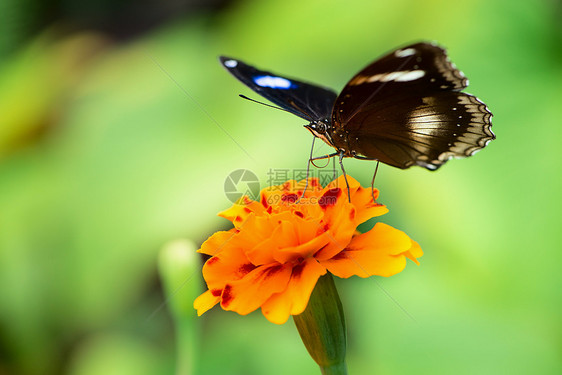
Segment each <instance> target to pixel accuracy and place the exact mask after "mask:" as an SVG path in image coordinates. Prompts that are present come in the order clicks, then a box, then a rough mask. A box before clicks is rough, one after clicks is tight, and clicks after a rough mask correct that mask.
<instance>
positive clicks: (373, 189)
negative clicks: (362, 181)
mask: <svg viewBox="0 0 562 375" xmlns="http://www.w3.org/2000/svg"><path fill="white" fill-rule="evenodd" d="M378 170H379V161H378V160H377V166H376V167H375V173H374V174H373V179H372V180H371V196H372V197H373V203H377V201H376V199H375V177H377V171H378Z"/></svg>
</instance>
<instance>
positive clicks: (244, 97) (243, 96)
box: [238, 94, 293, 113]
mask: <svg viewBox="0 0 562 375" xmlns="http://www.w3.org/2000/svg"><path fill="white" fill-rule="evenodd" d="M238 96H239V97H241V98H242V99H246V100H249V101H251V102H254V103H258V104H261V105H265V106H266V107H271V108H275V109H279V110H281V111H284V112H289V113H293V112H291V111H289V110H286V109H285V108H281V107H277V106H275V105H271V104H267V103H264V102H260V101H259V100H256V99H252V98H248V97H247V96H246V95H242V94H238Z"/></svg>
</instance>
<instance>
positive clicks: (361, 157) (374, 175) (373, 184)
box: [354, 155, 379, 203]
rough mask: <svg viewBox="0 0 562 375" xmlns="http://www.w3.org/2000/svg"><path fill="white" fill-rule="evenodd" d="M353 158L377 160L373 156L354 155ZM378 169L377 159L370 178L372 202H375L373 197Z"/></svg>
mask: <svg viewBox="0 0 562 375" xmlns="http://www.w3.org/2000/svg"><path fill="white" fill-rule="evenodd" d="M354 158H355V159H359V160H377V159H374V158H366V157H364V156H359V155H355V156H354ZM378 170H379V161H378V160H377V166H376V167H375V173H374V174H373V179H372V180H371V197H373V203H377V201H376V199H375V177H377V171H378Z"/></svg>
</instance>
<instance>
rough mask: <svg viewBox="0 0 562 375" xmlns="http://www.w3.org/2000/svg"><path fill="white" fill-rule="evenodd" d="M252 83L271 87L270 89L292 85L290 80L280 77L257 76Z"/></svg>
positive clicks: (286, 87)
mask: <svg viewBox="0 0 562 375" xmlns="http://www.w3.org/2000/svg"><path fill="white" fill-rule="evenodd" d="M254 83H255V84H256V85H258V86H261V87H271V88H272V89H288V88H291V86H292V85H293V84H292V83H291V81H289V80H288V79H285V78H282V77H273V76H257V77H254Z"/></svg>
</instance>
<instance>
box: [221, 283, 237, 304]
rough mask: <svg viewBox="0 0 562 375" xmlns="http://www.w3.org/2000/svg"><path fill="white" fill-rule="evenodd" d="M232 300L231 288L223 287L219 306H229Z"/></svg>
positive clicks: (228, 286)
mask: <svg viewBox="0 0 562 375" xmlns="http://www.w3.org/2000/svg"><path fill="white" fill-rule="evenodd" d="M233 298H234V297H233V296H232V287H231V286H230V285H228V284H226V285H225V286H224V289H223V290H222V296H221V305H223V306H224V307H227V306H228V305H229V304H230V302H232V299H233Z"/></svg>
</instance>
